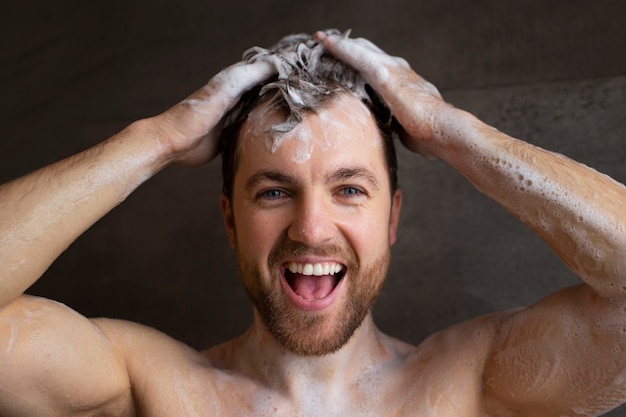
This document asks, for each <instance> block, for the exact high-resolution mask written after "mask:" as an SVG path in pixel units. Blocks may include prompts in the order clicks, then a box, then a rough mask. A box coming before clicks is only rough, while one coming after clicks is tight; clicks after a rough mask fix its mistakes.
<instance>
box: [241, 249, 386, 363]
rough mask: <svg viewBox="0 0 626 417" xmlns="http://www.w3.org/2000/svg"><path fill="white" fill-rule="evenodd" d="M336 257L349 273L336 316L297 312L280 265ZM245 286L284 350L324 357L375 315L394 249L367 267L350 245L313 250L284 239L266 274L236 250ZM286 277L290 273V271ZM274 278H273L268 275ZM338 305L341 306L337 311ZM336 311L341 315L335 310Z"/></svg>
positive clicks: (275, 252)
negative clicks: (369, 315)
mask: <svg viewBox="0 0 626 417" xmlns="http://www.w3.org/2000/svg"><path fill="white" fill-rule="evenodd" d="M305 255H308V256H317V257H327V256H331V255H332V256H333V257H337V256H339V258H338V259H343V260H344V262H345V263H346V265H345V266H346V271H345V272H346V273H347V275H346V274H345V273H344V274H342V275H343V276H342V277H341V279H343V280H345V281H346V282H343V283H342V285H343V286H344V287H346V288H344V290H345V292H346V295H347V296H345V297H343V298H342V299H337V301H340V302H341V304H340V305H337V306H335V307H333V308H332V310H333V311H331V312H311V311H303V310H300V309H297V308H295V307H294V306H293V305H292V304H291V301H290V300H289V299H288V297H286V296H285V294H284V290H283V288H282V285H281V284H280V280H281V279H283V278H282V277H281V276H280V271H281V268H280V266H281V265H280V262H281V260H284V259H287V258H290V257H291V258H297V257H299V256H305ZM237 258H238V263H239V270H240V273H241V276H242V278H243V282H244V286H245V289H246V292H247V293H248V296H249V297H250V299H251V300H252V303H253V304H254V306H255V307H256V310H257V311H258V313H259V316H260V318H261V320H262V322H263V324H264V325H265V327H266V328H267V330H268V331H269V332H270V334H271V335H272V336H273V337H274V338H275V339H276V340H277V341H278V342H279V343H281V344H282V345H283V346H284V347H285V348H287V349H289V350H290V351H292V352H293V353H295V354H298V355H301V356H323V355H328V354H331V353H333V352H336V351H337V350H339V349H340V348H341V347H342V346H344V345H345V344H346V343H347V342H348V341H349V340H350V338H351V337H352V335H353V334H354V332H355V331H356V329H357V328H358V327H359V326H360V325H361V323H362V322H363V319H364V318H365V316H366V315H367V313H368V312H369V311H370V309H371V308H372V306H373V305H374V302H375V301H376V298H377V297H378V294H379V293H380V289H381V288H382V285H383V283H384V281H385V277H386V275H387V270H388V267H389V258H390V251H389V248H387V249H386V250H385V251H384V252H383V253H382V254H381V255H380V256H379V257H378V259H375V260H374V261H373V262H372V263H371V264H369V265H362V264H361V263H360V262H359V261H358V258H357V256H356V254H355V253H354V251H353V250H352V249H351V248H349V247H341V246H338V245H327V246H323V247H316V248H311V247H309V246H306V245H303V244H301V243H298V242H295V241H292V240H288V239H283V240H280V241H279V242H278V243H277V244H276V245H275V246H274V247H273V248H272V251H271V252H270V255H269V257H268V262H267V263H268V265H267V266H268V268H267V270H269V271H272V272H270V273H269V274H266V273H264V272H263V269H262V268H260V267H259V265H257V264H255V263H254V262H253V261H252V260H250V259H249V258H246V257H245V256H244V255H243V254H242V253H241V252H240V251H239V250H237ZM285 273H287V272H285ZM266 275H270V276H266ZM337 307H338V308H337ZM335 310H336V311H335Z"/></svg>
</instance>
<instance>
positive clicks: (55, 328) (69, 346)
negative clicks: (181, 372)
mask: <svg viewBox="0 0 626 417" xmlns="http://www.w3.org/2000/svg"><path fill="white" fill-rule="evenodd" d="M131 405H132V399H131V397H130V395H129V380H128V375H127V372H126V366H125V364H124V360H123V358H122V356H121V355H120V354H119V352H118V351H117V350H116V348H115V346H114V345H112V344H111V342H110V341H109V340H108V339H107V337H106V336H105V335H104V334H103V333H102V332H101V331H100V329H99V328H98V326H96V325H95V324H94V323H93V322H91V321H89V320H88V319H86V318H85V317H84V316H82V315H80V314H78V313H77V312H75V311H74V310H72V309H71V308H69V307H67V306H65V305H63V304H61V303H58V302H55V301H51V300H48V299H44V298H39V297H32V296H21V297H19V298H18V299H16V300H14V301H13V302H11V303H10V304H8V305H7V306H5V307H3V308H2V309H0V415H12V416H40V415H41V416H56V415H65V416H73V415H83V414H85V413H87V412H99V413H100V415H113V413H117V414H118V415H123V414H122V413H121V411H123V410H130V409H131Z"/></svg>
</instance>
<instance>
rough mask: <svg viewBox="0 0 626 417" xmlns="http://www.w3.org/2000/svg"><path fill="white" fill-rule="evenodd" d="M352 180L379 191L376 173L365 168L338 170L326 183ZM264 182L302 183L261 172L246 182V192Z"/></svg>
mask: <svg viewBox="0 0 626 417" xmlns="http://www.w3.org/2000/svg"><path fill="white" fill-rule="evenodd" d="M352 179H361V180H364V181H366V182H367V183H368V184H369V185H370V186H371V187H372V188H373V189H375V190H376V191H378V190H379V189H380V185H379V183H378V180H377V179H376V176H375V175H374V173H373V172H372V171H371V170H369V169H367V168H363V167H343V168H338V169H336V170H334V171H332V172H330V173H329V174H328V175H326V178H325V182H326V183H327V184H332V183H335V182H343V181H347V180H352ZM263 181H270V182H276V183H280V184H288V185H299V184H300V181H299V180H298V179H297V178H295V177H293V176H291V175H288V174H285V173H284V172H281V171H271V170H268V171H259V172H256V173H255V174H253V175H252V176H251V177H250V178H249V179H248V181H246V185H245V188H246V190H251V189H253V188H255V187H256V186H257V185H258V184H259V183H261V182H263Z"/></svg>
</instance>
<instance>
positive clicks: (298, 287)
mask: <svg viewBox="0 0 626 417" xmlns="http://www.w3.org/2000/svg"><path fill="white" fill-rule="evenodd" d="M290 281H291V282H290V283H291V288H292V289H293V291H294V292H295V293H296V294H298V295H299V296H300V297H302V298H304V299H305V300H320V299H322V298H324V297H326V296H327V295H328V294H330V293H331V291H332V290H333V288H334V287H335V279H334V277H333V276H332V275H322V276H315V275H301V274H294V275H293V278H292V279H291V280H290Z"/></svg>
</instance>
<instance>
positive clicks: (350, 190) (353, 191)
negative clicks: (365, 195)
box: [341, 187, 362, 197]
mask: <svg viewBox="0 0 626 417" xmlns="http://www.w3.org/2000/svg"><path fill="white" fill-rule="evenodd" d="M341 191H342V192H343V195H345V196H350V197H352V196H357V195H359V194H362V192H361V190H359V189H358V188H356V187H346V188H344V189H342V190H341Z"/></svg>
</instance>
